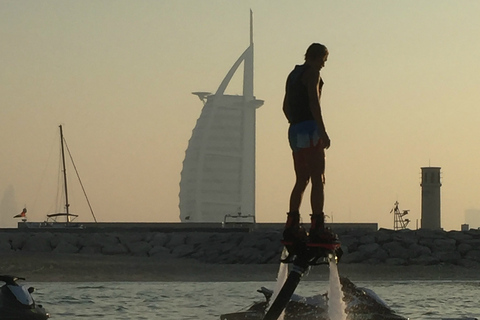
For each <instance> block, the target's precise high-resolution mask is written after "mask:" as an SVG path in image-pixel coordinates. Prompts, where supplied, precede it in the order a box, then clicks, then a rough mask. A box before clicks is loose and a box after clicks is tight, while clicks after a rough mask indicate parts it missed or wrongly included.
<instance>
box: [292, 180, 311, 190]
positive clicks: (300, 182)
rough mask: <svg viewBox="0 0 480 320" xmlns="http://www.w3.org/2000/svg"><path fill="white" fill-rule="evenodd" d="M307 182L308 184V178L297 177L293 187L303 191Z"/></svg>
mask: <svg viewBox="0 0 480 320" xmlns="http://www.w3.org/2000/svg"><path fill="white" fill-rule="evenodd" d="M309 182H310V177H297V180H296V182H295V186H296V187H297V188H299V189H302V190H305V189H306V188H307V185H308V183H309Z"/></svg>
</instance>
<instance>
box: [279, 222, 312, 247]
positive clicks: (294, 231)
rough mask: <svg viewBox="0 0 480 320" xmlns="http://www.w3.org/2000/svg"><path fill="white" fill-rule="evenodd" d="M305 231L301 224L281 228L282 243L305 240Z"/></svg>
mask: <svg viewBox="0 0 480 320" xmlns="http://www.w3.org/2000/svg"><path fill="white" fill-rule="evenodd" d="M307 238H308V236H307V231H305V228H303V227H302V226H301V225H296V226H290V227H286V228H285V230H283V240H282V242H284V243H292V244H294V243H302V242H306V241H307Z"/></svg>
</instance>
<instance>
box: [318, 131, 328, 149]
mask: <svg viewBox="0 0 480 320" xmlns="http://www.w3.org/2000/svg"><path fill="white" fill-rule="evenodd" d="M320 143H321V144H322V147H323V148H324V149H328V148H330V137H329V136H328V134H327V133H326V132H324V133H323V134H322V135H321V136H320Z"/></svg>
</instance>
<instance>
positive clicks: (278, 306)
mask: <svg viewBox="0 0 480 320" xmlns="http://www.w3.org/2000/svg"><path fill="white" fill-rule="evenodd" d="M282 243H283V244H284V245H285V247H286V248H287V251H288V252H289V255H288V256H287V258H285V259H284V260H281V262H282V263H293V267H292V271H290V273H289V274H288V277H287V280H286V281H285V283H284V284H283V286H282V289H281V290H280V292H279V293H278V295H277V297H276V299H275V301H273V303H272V305H271V307H270V309H268V311H267V313H266V314H265V316H264V317H263V320H277V319H278V317H279V316H280V314H281V313H282V311H283V310H284V309H285V307H286V306H287V304H288V302H289V301H290V298H291V297H292V295H293V293H294V291H295V289H296V288H297V286H298V284H299V283H300V279H301V278H302V276H303V274H304V273H305V272H306V271H307V270H308V269H309V268H310V266H315V265H322V264H327V265H328V264H329V263H330V261H335V262H338V260H339V259H340V257H341V256H342V254H343V251H342V248H341V247H340V242H338V241H337V242H333V243H328V244H324V243H322V244H317V243H308V242H299V243H292V242H284V241H282Z"/></svg>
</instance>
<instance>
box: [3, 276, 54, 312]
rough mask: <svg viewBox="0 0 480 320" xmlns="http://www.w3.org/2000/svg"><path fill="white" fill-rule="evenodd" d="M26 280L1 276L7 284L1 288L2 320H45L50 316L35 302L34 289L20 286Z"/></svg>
mask: <svg viewBox="0 0 480 320" xmlns="http://www.w3.org/2000/svg"><path fill="white" fill-rule="evenodd" d="M18 280H25V278H20V277H14V276H8V275H0V281H1V282H4V283H5V284H4V285H3V286H2V287H1V288H0V320H45V319H48V318H49V317H50V315H49V314H48V313H47V312H46V311H45V309H44V308H43V306H42V305H40V304H36V303H35V301H34V300H33V297H32V293H33V291H34V288H33V287H29V288H27V287H26V286H23V285H19V284H18V283H17V281H18Z"/></svg>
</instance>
